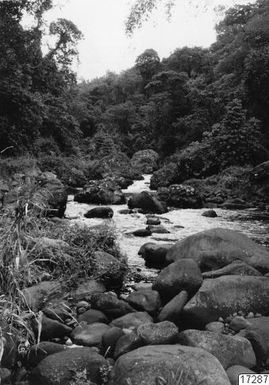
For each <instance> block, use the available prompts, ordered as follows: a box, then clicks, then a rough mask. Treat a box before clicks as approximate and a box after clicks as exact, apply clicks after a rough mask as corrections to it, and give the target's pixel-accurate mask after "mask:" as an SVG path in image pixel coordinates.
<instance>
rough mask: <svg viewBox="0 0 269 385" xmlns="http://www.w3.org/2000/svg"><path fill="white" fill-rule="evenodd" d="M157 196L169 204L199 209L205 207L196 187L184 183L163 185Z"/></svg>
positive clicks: (182, 207)
mask: <svg viewBox="0 0 269 385" xmlns="http://www.w3.org/2000/svg"><path fill="white" fill-rule="evenodd" d="M157 196H158V198H159V199H160V200H162V201H164V202H165V203H167V205H168V206H173V207H178V208H181V209H199V208H201V207H203V202H202V199H201V197H200V195H199V194H198V192H197V191H196V190H195V188H194V187H191V186H188V185H184V184H173V185H171V186H169V187H161V188H159V189H158V194H157Z"/></svg>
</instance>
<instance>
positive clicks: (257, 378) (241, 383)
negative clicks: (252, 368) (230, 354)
mask: <svg viewBox="0 0 269 385" xmlns="http://www.w3.org/2000/svg"><path fill="white" fill-rule="evenodd" d="M253 384H258V385H269V374H254V373H253V374H240V375H239V379H238V385H253Z"/></svg>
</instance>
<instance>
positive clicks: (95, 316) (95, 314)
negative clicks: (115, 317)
mask: <svg viewBox="0 0 269 385" xmlns="http://www.w3.org/2000/svg"><path fill="white" fill-rule="evenodd" d="M78 322H79V323H80V322H85V323H86V324H87V325H91V324H93V323H96V322H98V323H103V324H107V323H108V322H109V321H108V318H107V316H106V315H105V314H104V313H103V312H101V311H100V310H94V309H89V310H87V311H85V313H83V314H81V315H80V316H79V317H78Z"/></svg>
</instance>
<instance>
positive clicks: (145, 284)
mask: <svg viewBox="0 0 269 385" xmlns="http://www.w3.org/2000/svg"><path fill="white" fill-rule="evenodd" d="M134 290H136V291H139V290H152V283H150V282H139V283H137V284H136V285H134Z"/></svg>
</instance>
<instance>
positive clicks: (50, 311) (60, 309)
mask: <svg viewBox="0 0 269 385" xmlns="http://www.w3.org/2000/svg"><path fill="white" fill-rule="evenodd" d="M42 311H43V313H44V314H45V316H47V317H48V318H51V319H53V320H55V321H59V322H62V323H65V322H66V321H67V320H68V319H70V318H72V311H71V309H70V307H69V306H68V304H67V303H66V302H63V301H57V300H56V301H53V303H50V304H48V305H47V307H45V308H44V309H43V310H42Z"/></svg>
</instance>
